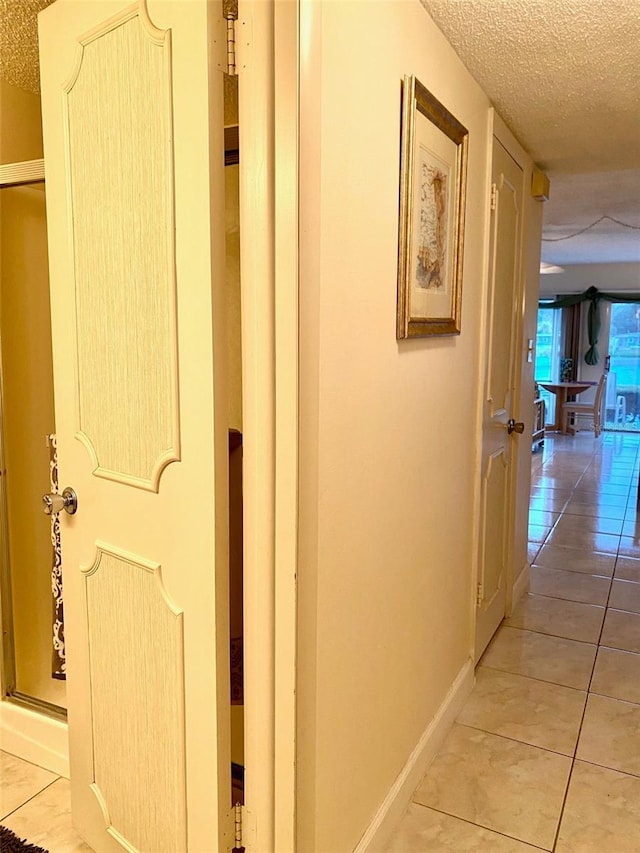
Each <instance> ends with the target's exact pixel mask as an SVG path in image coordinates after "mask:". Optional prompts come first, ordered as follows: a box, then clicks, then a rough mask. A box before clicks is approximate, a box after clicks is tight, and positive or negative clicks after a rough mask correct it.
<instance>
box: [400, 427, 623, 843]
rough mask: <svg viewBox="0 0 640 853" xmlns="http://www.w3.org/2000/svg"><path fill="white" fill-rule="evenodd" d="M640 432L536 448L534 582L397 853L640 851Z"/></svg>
mask: <svg viewBox="0 0 640 853" xmlns="http://www.w3.org/2000/svg"><path fill="white" fill-rule="evenodd" d="M639 448H640V437H638V436H636V435H632V434H631V435H630V434H619V433H605V434H604V435H602V436H601V437H600V438H599V439H594V437H593V435H592V434H591V435H590V434H587V433H584V434H578V435H577V436H575V437H569V436H548V437H547V439H546V441H545V447H544V451H543V452H542V453H536V454H535V455H534V457H533V483H532V495H531V509H530V517H529V521H530V532H529V535H530V546H529V557H530V560H531V563H532V568H531V591H530V594H529V595H526V596H525V597H524V599H523V600H522V601H521V602H520V603H519V604H518V605H517V607H516V608H515V610H514V612H513V614H512V616H511V618H509V619H506V620H505V621H504V622H503V624H502V626H501V627H500V629H499V631H498V633H497V634H496V636H495V638H494V640H493V641H492V643H491V645H490V646H489V648H488V649H487V651H486V652H485V654H484V656H483V658H482V659H481V661H480V665H479V667H478V669H477V681H476V686H475V688H474V691H473V693H472V695H471V696H470V698H469V700H468V702H467V704H466V706H465V708H464V709H463V711H462V713H461V714H460V715H459V717H458V719H457V720H456V723H455V724H454V726H453V729H452V731H451V732H450V733H449V735H448V736H447V738H446V741H445V743H444V745H443V747H442V749H441V750H440V752H439V754H438V755H437V756H436V758H435V760H434V761H433V763H432V765H431V767H430V768H429V770H428V771H427V774H426V776H425V777H424V779H423V781H422V783H421V784H420V786H419V787H418V789H417V791H416V792H415V794H414V797H413V802H412V804H411V806H410V808H409V811H408V812H407V814H406V815H405V817H404V819H403V821H402V823H401V824H400V826H399V827H398V829H397V831H396V833H395V834H394V837H393V839H392V841H391V843H390V844H389V846H388V848H387V851H388V853H413V852H414V851H420V853H422V851H445V853H446V851H452V853H462V851H487V853H494V851H495V853H525V851H535V850H547V851H557V853H591V851H593V853H638V851H640V519H639V518H638V515H637V513H636V508H637V482H638V451H639Z"/></svg>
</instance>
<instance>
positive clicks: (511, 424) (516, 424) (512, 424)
mask: <svg viewBox="0 0 640 853" xmlns="http://www.w3.org/2000/svg"><path fill="white" fill-rule="evenodd" d="M507 432H508V433H509V435H511V434H512V433H514V432H517V433H518V434H519V435H522V433H523V432H524V424H523V422H522V421H514V419H513V418H509V420H508V421H507Z"/></svg>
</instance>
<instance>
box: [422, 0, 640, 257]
mask: <svg viewBox="0 0 640 853" xmlns="http://www.w3.org/2000/svg"><path fill="white" fill-rule="evenodd" d="M421 2H422V3H423V5H424V6H425V8H426V9H427V11H428V12H429V13H430V14H431V16H432V17H433V19H434V20H435V22H436V24H437V25H438V26H439V28H440V29H441V30H442V31H443V32H444V34H445V36H446V37H447V38H448V40H449V41H450V42H451V44H452V45H453V47H454V48H455V50H456V51H457V53H458V54H459V55H460V57H461V59H462V61H463V62H464V63H465V65H466V66H467V68H468V69H469V71H470V72H471V73H472V75H473V76H474V77H475V78H476V80H477V81H478V83H479V84H480V85H481V86H482V88H483V89H484V91H485V92H486V93H487V95H488V96H489V98H490V99H491V101H492V102H493V104H494V105H495V107H496V109H497V110H498V112H499V113H500V115H501V116H502V118H503V119H504V120H505V121H506V122H507V124H508V125H509V126H510V127H511V129H512V130H513V132H514V133H515V135H516V136H517V137H518V139H519V140H520V142H521V143H522V144H523V145H524V146H525V148H527V149H528V151H529V152H530V153H531V155H532V156H533V158H534V160H535V161H536V162H537V163H538V165H539V166H541V167H542V168H543V169H544V170H545V171H546V172H547V174H548V175H549V177H550V179H551V199H550V201H549V202H547V203H546V205H545V229H544V231H545V233H544V237H545V242H544V243H543V249H542V252H543V258H544V259H545V260H547V261H551V262H554V263H565V264H567V263H589V262H591V263H595V262H615V261H639V262H640V83H639V80H640V76H639V65H640V0H421ZM602 216H608V217H611V218H612V219H618V220H619V221H621V222H624V223H627V224H630V225H633V226H635V227H636V228H637V229H639V230H634V229H631V228H625V227H623V226H622V225H619V224H616V223H615V222H612V221H611V220H609V219H607V220H604V221H603V222H602V223H600V224H599V225H597V226H595V227H594V228H591V229H589V230H588V231H587V232H585V234H584V235H583V236H580V237H574V238H571V239H568V240H562V241H559V242H549V241H550V240H552V239H553V240H556V239H557V238H558V237H563V236H568V235H571V234H574V233H575V232H576V231H579V230H581V229H583V228H585V227H586V226H588V225H590V224H591V223H593V222H595V221H596V220H597V219H599V218H600V217H602Z"/></svg>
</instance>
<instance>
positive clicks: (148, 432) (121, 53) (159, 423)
mask: <svg viewBox="0 0 640 853" xmlns="http://www.w3.org/2000/svg"><path fill="white" fill-rule="evenodd" d="M216 10H217V5H216ZM213 16H214V11H213V4H210V3H207V2H206V0H190V1H189V2H186V3H185V2H179V0H178V2H174V0H148V2H146V3H145V2H144V0H137V2H134V3H131V2H130V0H95V2H84V0H83V2H79V0H58V2H56V3H54V4H53V5H52V6H50V7H49V8H47V9H46V10H45V11H44V12H43V13H42V14H41V17H40V43H41V72H42V102H43V124H44V136H45V169H46V176H47V190H48V197H47V205H48V219H49V250H50V266H51V303H52V330H53V352H54V384H55V405H56V424H57V431H58V445H59V471H60V484H61V487H64V486H71V487H72V488H73V489H75V491H76V493H77V497H78V509H77V513H76V514H75V515H67V514H66V513H65V512H61V513H60V517H61V527H62V554H63V569H64V595H65V619H66V637H67V644H68V670H69V677H68V688H69V693H68V699H69V732H70V758H71V784H72V810H73V817H74V822H75V824H76V826H77V828H78V830H79V831H80V833H81V834H82V836H83V837H84V838H85V839H86V840H87V842H88V843H89V844H90V845H91V846H92V847H93V848H94V849H95V850H96V851H100V853H102V851H115V850H122V849H125V850H128V851H141V853H165V851H166V853H169V851H171V853H179V852H180V851H189V853H196V851H197V853H207V852H208V851H216V850H218V849H224V846H223V845H224V842H223V834H224V831H225V824H226V821H225V819H224V817H223V815H224V813H225V812H226V811H228V809H229V805H230V757H229V731H228V729H229V707H228V703H229V670H228V666H229V662H228V645H227V643H228V626H227V604H228V598H227V596H228V591H227V586H226V585H227V411H226V402H225V397H224V393H223V389H222V386H221V382H220V379H221V377H222V376H223V374H224V366H223V365H222V364H221V359H222V358H223V357H224V341H225V327H224V312H223V310H222V305H223V302H222V300H223V294H224V286H223V281H224V280H223V275H224V266H223V265H224V254H223V240H224V194H223V186H224V184H223V171H222V170H223V130H222V125H223V121H222V80H221V75H220V74H219V72H217V71H215V70H214V71H210V69H211V68H215V64H213V65H212V64H211V63H210V50H211V48H210V45H212V44H213V41H214V39H213ZM227 846H230V845H227Z"/></svg>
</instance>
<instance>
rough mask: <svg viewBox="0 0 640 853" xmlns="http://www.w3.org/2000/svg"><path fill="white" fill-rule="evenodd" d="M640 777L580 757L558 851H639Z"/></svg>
mask: <svg viewBox="0 0 640 853" xmlns="http://www.w3.org/2000/svg"><path fill="white" fill-rule="evenodd" d="M639 840H640V779H637V778H636V777H635V776H627V775H625V774H624V773H619V772H617V771H615V770H608V769H606V768H604V767H594V766H593V765H592V764H585V763H584V762H582V761H576V763H575V766H574V768H573V772H572V774H571V781H570V783H569V792H568V794H567V802H566V804H565V807H564V813H563V816H562V822H561V824H560V833H559V836H558V843H557V846H556V851H557V853H637V851H638V849H639V847H640V843H639Z"/></svg>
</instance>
